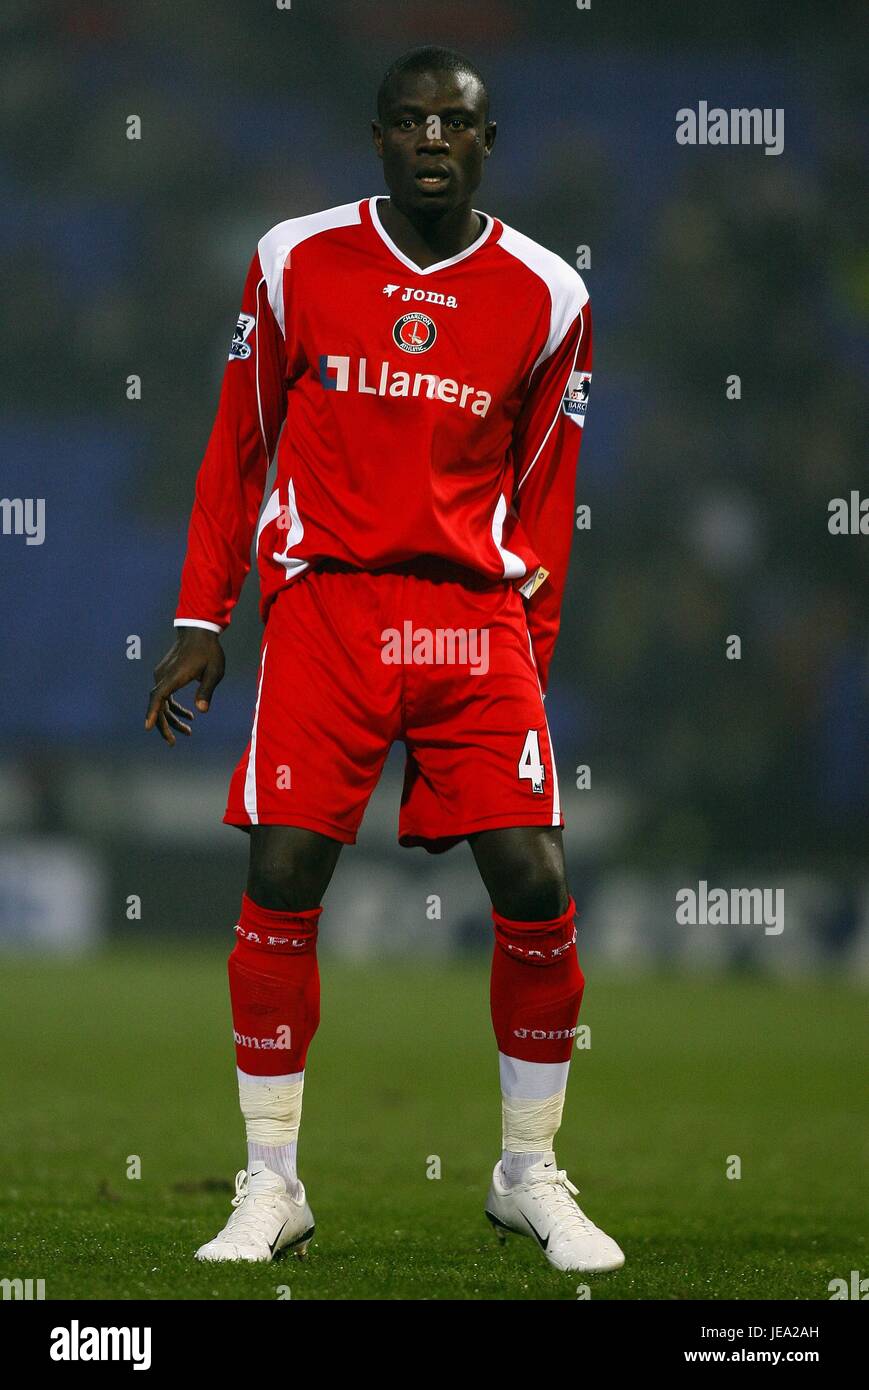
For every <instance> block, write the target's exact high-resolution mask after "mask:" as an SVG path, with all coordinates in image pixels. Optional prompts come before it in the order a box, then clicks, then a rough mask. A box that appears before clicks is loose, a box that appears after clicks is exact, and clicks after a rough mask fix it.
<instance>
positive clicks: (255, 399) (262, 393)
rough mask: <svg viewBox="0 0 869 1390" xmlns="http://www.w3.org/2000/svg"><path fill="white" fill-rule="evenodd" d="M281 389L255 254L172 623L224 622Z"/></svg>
mask: <svg viewBox="0 0 869 1390" xmlns="http://www.w3.org/2000/svg"><path fill="white" fill-rule="evenodd" d="M286 390H287V386H286V368H285V350H284V340H283V335H282V332H281V329H280V326H279V325H278V323H277V321H276V319H275V316H274V313H273V311H272V308H271V305H270V303H269V296H268V291H267V286H266V280H265V277H264V275H263V271H262V267H261V264H260V257H259V253H257V254H255V255H254V258H253V260H252V262H251V265H250V270H249V271H248V275H247V279H246V281H245V286H244V293H243V295H242V302H241V310H240V312H239V316H238V323H237V325H236V328H235V332H234V334H233V338H232V345H231V347H230V350H229V360H228V362H227V364H226V368H225V371H224V377H223V385H222V388H221V393H220V402H219V405H218V408H217V416H216V418H215V421H214V426H213V428H212V431H211V436H210V438H209V441H208V446H207V448H206V451H205V456H204V458H203V460H202V463H201V465H200V468H199V473H198V475H197V478H196V490H195V500H194V503H193V511H192V514H191V517H190V526H189V530H188V537H187V555H186V558H185V561H184V567H183V570H182V573H181V590H180V595H179V599H178V607H177V609H176V616H175V626H176V627H204V628H208V629H210V630H211V631H214V632H220V631H221V630H222V629H223V628H224V627H226V626H227V624H228V623H229V620H230V616H231V614H232V610H233V608H234V607H235V604H236V603H237V601H238V596H239V594H240V592H241V586H242V584H243V583H244V579H245V576H246V575H247V572H248V570H249V569H250V563H251V544H252V541H253V534H254V528H255V526H256V521H257V515H258V512H259V509H260V505H261V502H262V495H263V489H264V487H265V480H266V476H267V474H268V468H269V463H270V461H271V458H272V454H273V453H274V450H275V446H276V444H277V440H278V435H279V434H280V431H281V425H282V424H283V421H284V416H285V414H286V399H287V398H286Z"/></svg>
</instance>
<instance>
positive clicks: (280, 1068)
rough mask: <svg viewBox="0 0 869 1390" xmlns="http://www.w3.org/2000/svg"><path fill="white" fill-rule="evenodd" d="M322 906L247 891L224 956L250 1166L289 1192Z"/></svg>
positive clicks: (316, 994) (316, 1003)
mask: <svg viewBox="0 0 869 1390" xmlns="http://www.w3.org/2000/svg"><path fill="white" fill-rule="evenodd" d="M321 912H322V908H319V907H318V908H313V909H311V910H309V911H306V912H273V911H271V910H270V909H268V908H263V907H260V906H258V904H256V903H254V902H253V901H252V900H251V899H250V898H248V897H247V895H245V896H244V897H243V899H242V910H241V916H240V918H239V921H238V925H237V927H236V944H235V948H234V950H233V951H232V954H231V955H230V957H229V991H230V998H231V1001H232V1023H233V1033H234V1037H235V1052H236V1064H237V1069H238V1093H239V1101H240V1104H241V1112H242V1115H243V1117H244V1122H245V1127H246V1130H247V1145H248V1167H249V1168H250V1166H251V1164H252V1163H254V1162H256V1161H257V1160H259V1161H260V1162H264V1163H265V1164H266V1166H267V1167H268V1168H269V1169H270V1170H271V1171H272V1172H274V1173H277V1174H279V1176H280V1177H282V1178H283V1179H284V1181H285V1182H286V1185H287V1190H288V1191H289V1192H290V1194H292V1193H293V1192H294V1191H295V1189H296V1186H297V1176H296V1150H297V1144H298V1136H299V1124H300V1121H301V1114H302V1091H303V1086H304V1072H305V1059H306V1056H307V1052H308V1046H309V1044H310V1042H311V1039H312V1038H313V1036H314V1033H315V1032H316V1030H317V1025H318V1023H319V1021H320V978H319V972H318V969H317V954H316V946H317V926H318V922H319V917H320V913H321Z"/></svg>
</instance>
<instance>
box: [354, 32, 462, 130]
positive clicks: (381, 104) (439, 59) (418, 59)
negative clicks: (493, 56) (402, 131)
mask: <svg viewBox="0 0 869 1390" xmlns="http://www.w3.org/2000/svg"><path fill="white" fill-rule="evenodd" d="M408 72H461V73H467V74H468V75H469V76H470V77H473V78H475V79H476V80H477V82H479V84H480V86H481V88H482V89H483V98H484V101H485V116H486V120H488V119H489V89H488V87H487V86H486V83H485V81H484V80H483V75H482V73H481V72H480V70H479V68H478V67H477V66H476V65H475V64H474V63H472V62H471V60H470V58H466V57H465V56H464V55H463V54H462V53H456V51H455V49H452V48H438V47H437V46H436V45H435V44H426V46H425V47H424V48H412V49H410V51H409V52H408V53H404V54H402V56H401V57H400V58H396V60H395V62H394V63H393V64H392V65H391V66H390V67H388V68H387V70H386V72H385V73H384V75H383V81H382V82H381V84H380V86H379V87H378V89H377V115H378V118H379V119H380V120H382V119H383V117H384V114H385V112H386V101H387V97H388V95H389V89H390V87H391V86H392V83H393V82H394V81H395V79H396V78H397V77H403V76H404V74H405V73H408Z"/></svg>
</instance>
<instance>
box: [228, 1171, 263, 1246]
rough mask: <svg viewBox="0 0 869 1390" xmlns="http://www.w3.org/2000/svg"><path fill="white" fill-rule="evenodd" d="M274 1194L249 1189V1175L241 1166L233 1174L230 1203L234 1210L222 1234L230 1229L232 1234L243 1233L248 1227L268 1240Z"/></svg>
mask: <svg viewBox="0 0 869 1390" xmlns="http://www.w3.org/2000/svg"><path fill="white" fill-rule="evenodd" d="M275 1200H276V1194H275V1193H274V1192H255V1193H252V1192H251V1191H250V1177H249V1175H248V1173H247V1171H246V1169H244V1168H241V1169H240V1170H239V1171H238V1172H237V1173H236V1175H235V1196H234V1197H233V1199H232V1205H233V1206H234V1207H235V1211H234V1212H233V1213H232V1215H231V1216H230V1218H229V1220H228V1221H227V1223H226V1225H225V1226H224V1228H223V1232H222V1234H223V1235H226V1234H227V1233H228V1232H229V1231H232V1233H233V1235H239V1234H244V1232H245V1231H246V1230H248V1229H250V1230H253V1231H254V1232H255V1234H256V1235H258V1236H262V1237H263V1239H264V1240H266V1241H268V1237H269V1233H270V1230H271V1225H272V1222H273V1220H274V1209H275Z"/></svg>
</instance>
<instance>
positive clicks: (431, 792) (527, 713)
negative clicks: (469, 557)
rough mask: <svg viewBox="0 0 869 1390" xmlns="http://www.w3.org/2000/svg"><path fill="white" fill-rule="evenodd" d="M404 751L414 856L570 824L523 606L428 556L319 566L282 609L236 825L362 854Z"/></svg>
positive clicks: (268, 640) (238, 795) (263, 674)
mask: <svg viewBox="0 0 869 1390" xmlns="http://www.w3.org/2000/svg"><path fill="white" fill-rule="evenodd" d="M396 739H398V740H400V741H401V742H402V743H403V744H404V746H405V749H406V752H407V761H406V766H405V778H404V788H403V791H402V797H401V810H400V814H399V823H398V838H399V841H400V843H401V844H402V845H418V844H422V845H424V846H425V847H426V848H427V849H429V850H430V851H431V852H432V853H436V852H439V851H441V850H445V849H449V848H450V846H451V845H453V844H456V843H457V842H458V841H459V840H462V839H464V837H465V836H466V835H469V834H471V833H472V832H474V831H478V830H493V829H496V828H500V827H502V826H510V825H555V826H558V825H563V824H564V821H563V818H562V815H561V804H560V800H559V795H558V779H557V776H556V772H555V766H554V763H553V759H552V749H551V746H550V741H549V729H548V727H547V723H546V715H545V713H544V710H543V697H542V695H541V692H540V683H539V681H538V678H537V668H536V666H535V663H534V658H533V655H532V652H531V646H530V642H529V637H528V626H527V623H526V620H525V608H524V600H523V599H522V596H521V594H519V593H518V592H517V591H516V590H515V589H514V588H513V587H512V586H511V585H510V584H508V583H504V582H497V581H495V582H493V581H490V580H487V579H484V578H483V577H480V578H479V579H477V577H476V576H474V575H473V574H472V573H471V572H470V571H468V570H466V569H461V570H459V569H457V568H455V567H450V566H447V565H446V564H445V563H442V562H439V561H417V562H414V563H411V564H408V565H403V566H399V567H394V568H390V569H388V570H378V571H376V572H374V573H372V572H370V571H366V570H358V569H352V568H350V567H348V566H340V565H338V564H333V563H330V564H324V565H322V566H321V567H318V568H317V569H316V570H307V571H305V573H304V574H302V575H301V576H300V577H299V578H298V579H297V580H295V581H294V583H293V584H291V585H290V586H289V587H288V588H286V589H284V590H282V592H281V593H279V594H278V596H277V598H276V599H275V600H274V603H273V604H272V606H271V609H270V611H269V615H268V619H267V622H266V627H265V632H264V634H263V642H262V651H261V657H260V667H259V676H258V682H257V696H256V706H255V709H254V715H253V727H252V730H251V737H250V742H249V744H248V746H247V748H246V750H245V752H244V755H243V757H242V758H241V761H240V762H239V764H238V766H237V767H236V769H235V772H234V774H233V777H232V782H231V784H230V788H229V801H228V805H227V809H226V815H225V816H224V820H225V821H226V822H227V823H228V824H229V825H238V826H241V827H242V828H245V829H246V828H248V827H250V826H251V825H292V826H303V827H305V828H307V829H310V830H317V831H319V832H320V833H321V834H323V835H329V836H331V837H332V838H333V839H335V840H342V841H344V842H345V843H347V844H352V843H354V841H355V840H356V833H357V831H358V829H359V826H360V824H361V821H362V817H363V815H364V812H365V807H366V805H367V804H368V800H369V797H370V796H371V793H372V792H373V790H374V788H375V786H376V785H377V781H378V778H379V777H380V773H381V770H382V768H383V764H384V762H385V760H386V756H387V754H388V752H389V749H390V747H391V746H392V744H393V742H394V741H395V740H396Z"/></svg>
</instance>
